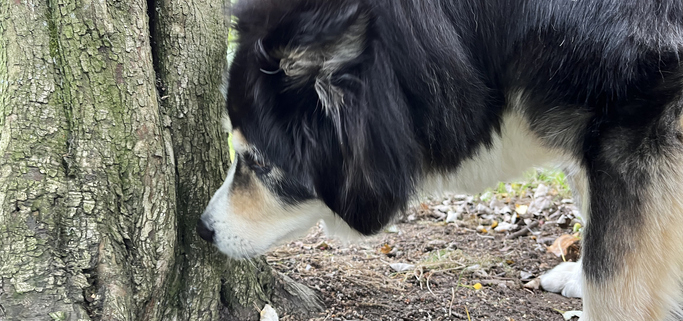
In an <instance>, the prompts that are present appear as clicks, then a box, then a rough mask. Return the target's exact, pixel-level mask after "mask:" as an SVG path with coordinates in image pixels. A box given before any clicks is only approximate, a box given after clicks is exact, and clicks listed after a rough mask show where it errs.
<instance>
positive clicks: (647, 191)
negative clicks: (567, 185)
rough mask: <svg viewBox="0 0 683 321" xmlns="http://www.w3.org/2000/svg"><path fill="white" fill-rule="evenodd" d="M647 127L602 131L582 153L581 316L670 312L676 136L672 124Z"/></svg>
mask: <svg viewBox="0 0 683 321" xmlns="http://www.w3.org/2000/svg"><path fill="white" fill-rule="evenodd" d="M669 124H673V122H669ZM675 124H678V122H677V121H676V122H675ZM672 127H673V126H672ZM676 127H677V126H676ZM652 131H653V132H654V133H655V134H656V135H649V134H643V133H636V132H635V131H633V132H628V131H627V129H618V130H613V131H611V132H608V133H606V134H605V135H604V136H602V137H601V138H600V139H601V143H600V146H601V147H600V150H599V151H598V152H597V153H596V154H594V158H593V159H591V160H589V162H590V165H589V166H588V168H589V169H588V170H587V177H588V186H589V193H588V194H589V199H588V200H587V201H588V204H587V205H588V207H589V211H588V213H589V215H587V225H586V227H585V232H584V240H583V245H584V247H583V258H582V260H583V263H582V266H583V278H584V280H583V286H582V289H583V296H584V302H583V305H584V314H583V318H582V321H623V320H634V321H661V320H669V319H671V318H672V316H673V314H674V313H677V312H678V311H676V310H677V308H678V304H679V303H680V294H681V280H682V278H681V276H682V272H683V139H682V138H681V137H682V136H681V134H680V129H678V128H676V129H673V128H671V127H669V128H666V127H665V126H658V128H656V129H653V130H652ZM639 135H640V136H639ZM667 318H669V319H667Z"/></svg>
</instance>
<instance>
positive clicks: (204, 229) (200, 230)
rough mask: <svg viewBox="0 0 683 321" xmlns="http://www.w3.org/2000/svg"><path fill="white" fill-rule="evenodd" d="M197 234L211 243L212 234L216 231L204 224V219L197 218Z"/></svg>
mask: <svg viewBox="0 0 683 321" xmlns="http://www.w3.org/2000/svg"><path fill="white" fill-rule="evenodd" d="M197 234H199V237H201V238H203V239H204V240H206V241H207V242H210V243H213V236H214V235H215V234H216V232H214V230H212V229H210V228H209V227H208V226H206V223H204V220H199V222H198V223H197Z"/></svg>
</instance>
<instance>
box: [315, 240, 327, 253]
mask: <svg viewBox="0 0 683 321" xmlns="http://www.w3.org/2000/svg"><path fill="white" fill-rule="evenodd" d="M316 247H317V248H318V249H319V250H323V251H324V250H329V249H330V245H329V244H327V242H325V241H323V242H322V243H320V244H318V246H316Z"/></svg>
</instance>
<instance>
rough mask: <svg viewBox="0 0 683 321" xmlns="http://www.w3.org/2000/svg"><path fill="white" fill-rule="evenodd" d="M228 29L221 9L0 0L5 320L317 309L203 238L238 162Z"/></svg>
mask: <svg viewBox="0 0 683 321" xmlns="http://www.w3.org/2000/svg"><path fill="white" fill-rule="evenodd" d="M148 5H149V8H148ZM148 9H149V10H148ZM148 13H149V15H148ZM148 17H152V21H151V22H152V23H150V20H149V19H148ZM226 19H227V16H226V15H225V12H224V5H223V3H222V2H220V1H202V0H197V1H182V0H164V1H160V2H158V3H155V2H149V3H148V2H145V1H139V0H131V1H111V2H105V1H89V0H80V1H79V0H51V1H32V0H29V1H26V0H9V1H2V2H0V320H2V321H5V320H7V321H10V320H22V321H24V320H74V321H75V320H232V319H234V320H250V319H257V315H258V314H257V312H256V310H255V309H254V308H253V307H254V305H258V306H262V304H263V303H265V302H271V303H272V302H274V303H276V304H277V305H278V307H280V308H281V309H283V310H287V311H293V309H310V308H313V307H315V302H311V301H306V300H301V299H305V298H306V297H307V296H308V295H309V294H310V293H308V292H307V291H305V289H304V290H302V289H301V288H300V287H298V286H296V285H295V284H294V285H293V284H292V283H290V282H282V280H283V278H281V277H279V276H278V275H276V274H273V272H272V271H271V270H270V268H268V266H267V265H266V264H265V262H264V261H263V260H254V261H251V262H247V263H245V262H228V261H227V260H226V259H225V257H224V256H222V255H220V254H219V253H217V252H216V251H215V250H214V249H213V248H212V247H211V246H208V245H207V244H205V243H204V242H202V241H200V240H199V239H198V237H197V236H196V235H195V233H194V226H195V223H196V220H197V218H198V217H199V215H200V214H201V211H202V209H203V207H204V206H205V204H206V203H207V202H208V200H209V198H210V196H211V193H212V192H213V191H214V190H215V189H216V188H217V187H218V186H219V184H220V182H221V180H222V178H223V176H224V174H225V169H227V165H228V163H229V157H228V156H227V155H228V151H227V144H226V142H227V141H226V139H227V138H226V136H225V134H224V133H222V132H221V131H220V121H219V119H220V115H221V112H222V109H223V105H222V98H221V95H220V93H219V91H218V86H219V83H220V75H221V70H222V69H223V68H224V65H225V52H226V37H227V32H226V31H227V28H226V22H225V20H226ZM150 30H152V32H151V31H150ZM150 37H152V38H150ZM150 39H152V40H150ZM153 53H154V55H153ZM155 71H156V72H155ZM157 89H158V90H159V91H157ZM281 298H285V300H283V299H281ZM297 298H300V299H297Z"/></svg>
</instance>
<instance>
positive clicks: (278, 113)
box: [198, 0, 683, 321]
mask: <svg viewBox="0 0 683 321" xmlns="http://www.w3.org/2000/svg"><path fill="white" fill-rule="evenodd" d="M235 12H236V19H237V26H236V28H237V31H238V33H239V44H238V47H237V51H236V53H235V56H234V62H233V63H232V65H231V67H230V70H229V81H228V84H229V90H228V95H227V110H228V115H229V119H230V121H231V125H232V127H231V133H232V137H233V143H234V147H235V150H236V152H237V156H236V159H235V161H234V162H233V164H232V166H231V167H230V170H229V174H228V176H227V179H226V181H225V183H224V184H223V186H222V187H221V188H220V189H219V190H218V191H217V192H216V194H215V195H214V196H213V199H212V200H211V202H210V204H209V205H208V207H207V209H206V211H205V213H204V214H203V215H202V219H201V221H200V223H199V225H198V231H199V234H200V235H201V236H202V237H203V238H205V239H207V240H210V241H212V242H213V243H214V244H215V245H216V246H217V247H218V248H219V249H220V250H221V251H222V252H224V253H226V254H228V255H229V256H232V257H237V258H242V257H250V256H254V255H258V254H260V253H263V252H264V251H266V250H267V249H268V248H269V247H271V246H272V245H274V244H276V243H278V242H281V241H283V240H285V239H289V238H292V237H295V236H297V235H298V234H300V233H302V232H305V231H307V230H308V229H309V228H310V227H311V226H313V225H314V224H315V223H316V222H318V221H319V220H323V221H324V223H325V226H326V227H327V229H328V231H329V232H330V233H331V234H337V235H342V236H353V235H360V234H362V235H368V234H372V233H375V232H378V231H380V230H381V229H382V227H384V226H385V225H387V224H388V223H389V222H390V221H391V220H392V218H393V217H394V216H395V215H396V214H397V213H398V212H400V211H401V210H403V209H404V208H405V207H406V202H407V201H408V200H409V199H410V198H411V196H413V195H414V194H416V192H418V191H420V190H424V189H447V190H455V191H463V192H470V193H477V192H480V191H481V190H482V189H483V188H485V187H487V186H491V185H493V184H494V183H496V182H498V181H500V180H506V179H511V178H514V177H515V175H519V174H520V173H521V172H523V171H524V170H526V169H528V168H530V167H532V166H538V165H544V164H555V165H557V166H560V167H562V168H563V169H565V170H566V173H567V175H568V177H569V178H570V181H571V185H572V187H573V189H574V193H575V198H576V199H577V201H579V202H580V205H581V208H582V210H583V213H584V217H585V219H586V227H585V235H584V241H583V259H582V260H583V262H582V263H565V264H562V265H560V266H559V267H557V268H555V269H554V270H552V271H550V272H549V273H548V274H546V275H545V276H544V277H543V278H542V285H543V287H545V288H546V289H548V290H550V291H556V292H562V293H563V294H565V295H569V296H583V298H584V315H583V320H590V321H606V320H614V321H624V320H648V321H649V320H669V319H676V318H678V317H680V314H679V312H680V302H681V301H680V299H681V292H682V291H681V290H682V287H681V284H682V282H683V118H682V117H681V116H682V115H681V110H682V108H683V95H682V94H683V63H682V59H683V2H682V1H681V0H486V1H480V0H458V1H452V0H242V1H241V3H240V4H238V5H237V8H236V11H235Z"/></svg>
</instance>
